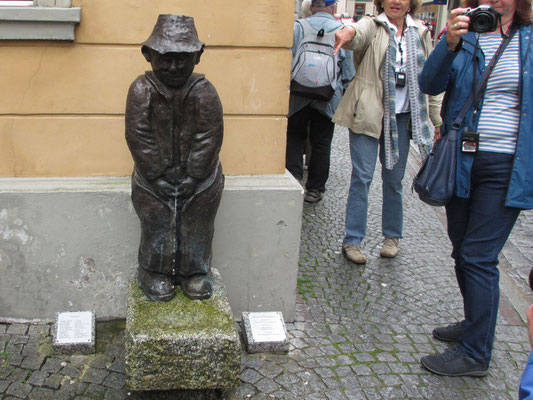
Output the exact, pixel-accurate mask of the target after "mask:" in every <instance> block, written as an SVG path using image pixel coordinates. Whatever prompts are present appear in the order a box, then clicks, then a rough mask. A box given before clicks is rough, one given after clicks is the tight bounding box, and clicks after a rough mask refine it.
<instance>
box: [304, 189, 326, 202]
mask: <svg viewBox="0 0 533 400" xmlns="http://www.w3.org/2000/svg"><path fill="white" fill-rule="evenodd" d="M323 197H324V193H322V192H319V191H318V190H314V189H311V190H308V191H307V193H306V194H305V196H304V200H305V201H307V202H308V203H316V202H319V201H320V200H322V198H323Z"/></svg>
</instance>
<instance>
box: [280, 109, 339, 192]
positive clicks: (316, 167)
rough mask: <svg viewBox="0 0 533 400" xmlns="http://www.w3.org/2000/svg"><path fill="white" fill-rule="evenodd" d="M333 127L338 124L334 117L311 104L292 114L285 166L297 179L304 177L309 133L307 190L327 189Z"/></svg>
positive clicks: (288, 131)
mask: <svg viewBox="0 0 533 400" xmlns="http://www.w3.org/2000/svg"><path fill="white" fill-rule="evenodd" d="M334 128H335V124H333V122H331V119H329V118H328V117H326V116H325V115H323V114H321V113H320V112H318V111H317V110H315V109H314V108H311V106H306V107H304V108H302V109H301V110H300V111H298V112H297V113H295V114H294V115H292V116H291V117H289V121H288V126H287V152H286V154H285V166H286V168H287V169H288V170H289V172H290V173H291V174H292V175H293V176H294V177H295V178H296V179H299V180H301V179H302V178H303V174H304V166H303V155H304V150H305V144H306V140H307V136H308V134H309V142H310V143H311V158H310V160H309V166H308V171H307V172H308V177H307V183H306V185H305V188H306V189H307V190H318V191H319V192H324V191H325V190H326V181H327V180H328V176H329V163H330V153H331V140H332V139H333V130H334Z"/></svg>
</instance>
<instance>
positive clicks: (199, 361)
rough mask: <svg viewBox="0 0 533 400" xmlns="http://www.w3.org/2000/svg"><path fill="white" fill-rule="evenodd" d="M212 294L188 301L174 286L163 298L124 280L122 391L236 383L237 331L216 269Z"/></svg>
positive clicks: (227, 385)
mask: <svg viewBox="0 0 533 400" xmlns="http://www.w3.org/2000/svg"><path fill="white" fill-rule="evenodd" d="M211 283H212V285H213V296H212V297H211V298H210V299H209V300H202V301H200V300H190V299H188V298H186V297H185V296H184V295H183V293H182V292H181V291H180V290H178V292H177V294H176V297H175V298H174V299H173V300H171V301H169V302H167V303H158V302H153V301H151V300H149V299H148V298H146V296H144V293H143V292H142V290H141V289H140V288H139V287H138V285H137V282H136V280H135V279H132V280H131V281H130V286H129V293H128V311H127V319H126V387H127V389H128V390H174V389H229V388H233V387H237V386H238V385H239V382H240V381H239V372H240V364H241V348H240V341H239V336H238V333H237V329H236V326H235V322H234V320H233V316H232V312H231V309H230V306H229V302H228V299H227V295H226V289H225V288H224V285H223V283H222V279H221V277H220V274H219V273H218V271H217V270H213V271H212V280H211Z"/></svg>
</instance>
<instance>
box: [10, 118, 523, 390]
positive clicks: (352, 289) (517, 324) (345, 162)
mask: <svg viewBox="0 0 533 400" xmlns="http://www.w3.org/2000/svg"><path fill="white" fill-rule="evenodd" d="M415 165H416V161H415V160H414V159H411V160H410V168H409V171H408V175H407V176H406V180H405V190H404V191H405V212H404V221H405V222H404V225H405V226H404V236H405V237H404V239H403V240H402V241H401V242H400V253H399V255H398V256H397V257H396V258H395V259H382V258H380V257H379V247H380V244H381V241H382V237H381V233H380V231H381V222H380V218H381V217H380V215H381V210H380V204H381V194H380V191H381V190H380V178H379V166H378V169H377V170H376V177H377V179H376V181H375V182H374V183H373V184H372V188H371V194H370V206H369V219H368V230H367V231H368V233H367V239H366V240H365V242H364V246H363V247H364V251H365V252H366V254H367V255H368V256H369V262H368V263H367V264H366V265H364V266H357V265H354V264H351V263H349V262H348V261H346V260H345V259H344V257H343V256H342V255H341V253H340V244H341V241H342V237H343V232H344V207H345V202H346V196H347V191H348V182H349V176H350V161H349V154H348V144H347V132H346V131H345V130H343V129H337V130H336V134H335V138H334V144H333V151H332V167H331V173H330V180H329V181H328V191H327V192H326V196H325V198H324V199H323V200H322V201H321V202H319V203H317V204H314V205H310V204H306V205H305V206H304V216H303V227H302V241H301V254H300V267H299V275H298V290H299V293H300V295H299V297H298V304H297V318H296V321H295V322H294V323H289V324H287V328H288V331H289V336H290V342H291V350H290V352H289V353H288V354H287V355H273V354H256V355H248V354H246V353H243V357H242V372H241V381H242V384H241V386H240V387H239V388H238V389H237V390H236V391H234V392H230V393H211V394H210V395H211V397H209V398H216V397H218V398H226V399H228V400H229V399H231V400H235V399H303V398H305V399H307V400H315V399H317V400H318V399H325V400H337V399H339V400H340V399H342V400H347V399H390V398H397V399H407V398H409V399H515V398H517V388H518V384H519V380H520V375H521V371H522V369H523V367H524V365H525V361H526V359H527V354H528V351H529V344H528V340H527V331H526V328H525V325H524V322H523V317H522V316H521V315H520V314H519V313H517V312H516V311H515V309H516V308H517V307H516V306H514V305H513V304H516V298H517V294H518V300H519V301H521V302H522V309H523V308H524V304H525V305H526V306H527V302H528V301H530V300H531V294H530V293H529V291H528V289H527V285H526V281H525V278H526V277H527V273H528V272H529V268H530V266H531V265H532V264H531V261H532V260H533V247H532V244H533V241H532V236H533V214H531V213H529V212H526V213H523V215H522V216H521V217H520V219H519V221H518V223H517V226H516V228H515V230H514V232H513V235H512V237H511V240H510V241H509V243H508V245H507V246H506V248H505V250H504V255H503V257H502V265H503V267H504V268H505V270H504V274H505V276H508V277H509V279H510V282H511V285H506V286H505V287H504V288H502V292H503V293H502V294H503V295H502V299H501V306H500V317H499V321H498V326H497V334H496V341H495V345H494V358H493V361H492V363H491V367H490V372H489V375H488V376H487V377H485V378H445V377H438V376H435V375H432V374H430V373H428V372H426V371H425V370H423V369H422V368H421V366H420V362H419V359H420V357H421V356H423V355H425V354H429V353H435V352H438V351H442V350H444V349H445V348H446V347H447V345H446V344H443V343H440V342H438V341H435V340H434V339H433V338H432V337H431V331H432V329H433V328H434V327H435V326H436V325H439V324H443V323H447V322H450V321H455V320H458V319H460V318H461V302H460V299H459V296H460V295H459V291H458V289H457V285H456V282H455V278H454V274H453V268H452V263H451V260H450V258H449V253H450V245H449V243H448V239H447V236H446V232H445V228H444V223H443V210H442V209H434V208H431V207H429V206H426V205H424V204H423V203H421V202H420V201H418V200H417V199H416V198H415V196H414V195H413V194H412V193H411V191H410V190H409V186H410V177H409V174H412V173H413V171H414V168H415V167H414V166H415ZM504 274H502V275H504ZM511 292H512V293H511ZM511 295H512V296H511ZM512 297H513V298H515V303H513V301H511V300H510V299H511V298H512ZM123 329H124V322H123V321H115V322H112V323H99V324H98V326H97V338H98V343H97V354H96V355H91V356H81V355H75V356H54V355H53V351H52V345H51V340H52V339H51V336H50V330H51V325H46V324H40V325H31V324H26V323H0V398H1V399H6V400H7V399H36V400H37V399H128V398H135V399H174V398H193V397H194V398H196V397H195V396H193V395H192V393H189V396H187V395H185V397H183V394H181V395H178V393H177V392H159V393H136V394H134V393H128V392H127V391H126V390H125V389H124V331H123ZM213 396H214V397H213ZM207 397H208V396H206V398H207Z"/></svg>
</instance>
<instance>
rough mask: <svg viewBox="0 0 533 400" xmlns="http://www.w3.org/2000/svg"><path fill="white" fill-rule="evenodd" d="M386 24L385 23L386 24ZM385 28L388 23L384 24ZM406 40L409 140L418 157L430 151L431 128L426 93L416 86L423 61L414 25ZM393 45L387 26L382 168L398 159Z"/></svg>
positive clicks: (407, 31) (394, 51) (384, 60)
mask: <svg viewBox="0 0 533 400" xmlns="http://www.w3.org/2000/svg"><path fill="white" fill-rule="evenodd" d="M386 26H387V25H386ZM387 27H388V26H387ZM406 39H407V51H406V61H407V70H406V75H407V85H408V88H409V103H410V107H411V129H412V138H413V141H414V142H415V143H416V144H418V146H419V149H420V153H421V155H422V158H425V157H426V156H427V155H428V154H429V152H430V151H431V146H432V144H433V131H434V127H433V125H432V124H431V121H430V120H429V118H428V115H427V105H426V96H425V95H424V94H423V93H422V92H420V89H419V88H418V75H419V74H420V72H421V71H422V67H423V66H424V62H425V60H426V58H425V55H424V48H423V47H422V41H421V40H420V36H419V35H418V28H417V27H415V26H410V27H408V28H407V29H406ZM396 51H397V44H396V40H394V32H391V31H390V29H389V46H388V48H387V52H386V54H385V57H384V59H383V63H382V64H381V68H382V71H381V72H382V76H383V80H384V82H383V106H384V110H385V114H384V116H383V135H384V137H383V139H384V144H385V168H387V169H392V168H394V165H395V164H396V163H397V162H398V160H399V158H400V153H399V149H398V125H397V123H396V75H395V69H394V64H395V61H396Z"/></svg>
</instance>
